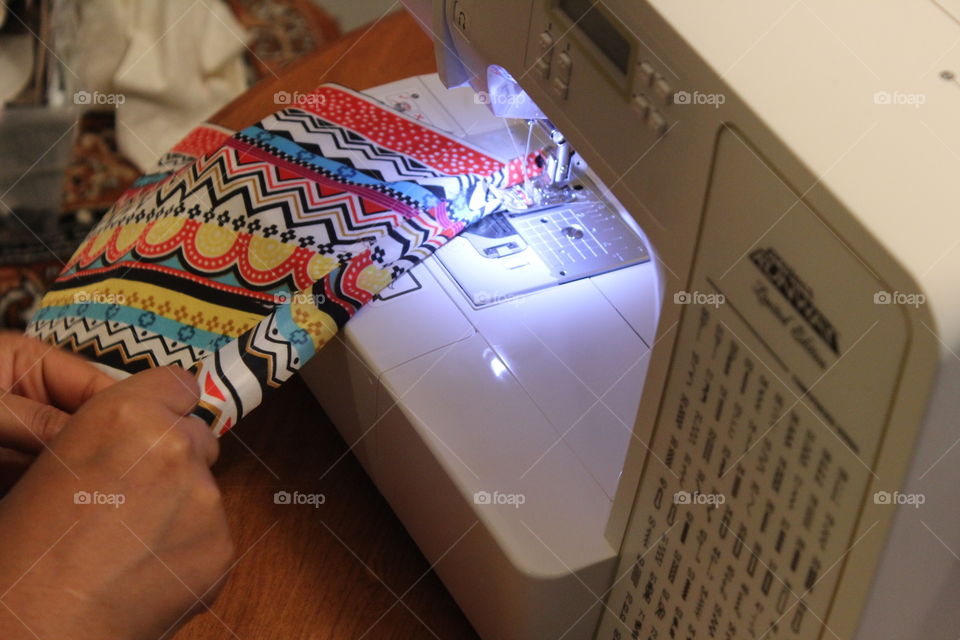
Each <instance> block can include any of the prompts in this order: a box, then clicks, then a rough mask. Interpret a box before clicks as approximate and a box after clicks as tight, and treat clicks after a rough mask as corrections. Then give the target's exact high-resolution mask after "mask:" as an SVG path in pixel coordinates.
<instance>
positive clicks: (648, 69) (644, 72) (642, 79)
mask: <svg viewBox="0 0 960 640" xmlns="http://www.w3.org/2000/svg"><path fill="white" fill-rule="evenodd" d="M656 75H657V72H656V70H655V69H654V68H653V65H652V64H650V63H649V62H647V61H646V60H643V61H642V62H641V63H640V66H639V67H637V84H638V87H637V88H638V89H643V88H646V87H649V86H650V83H651V82H653V78H654V76H656Z"/></svg>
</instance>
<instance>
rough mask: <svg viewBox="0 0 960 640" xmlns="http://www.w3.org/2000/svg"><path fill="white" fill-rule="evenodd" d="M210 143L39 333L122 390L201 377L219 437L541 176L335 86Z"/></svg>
mask: <svg viewBox="0 0 960 640" xmlns="http://www.w3.org/2000/svg"><path fill="white" fill-rule="evenodd" d="M308 97H309V99H308V100H304V101H302V103H301V104H300V107H301V108H290V109H284V110H282V111H280V112H278V113H275V114H273V115H271V116H269V117H267V118H265V119H264V120H263V121H261V122H259V123H257V124H256V125H253V126H250V127H248V128H246V129H244V130H242V131H239V132H236V133H233V134H231V133H230V132H227V131H224V130H222V129H220V128H217V127H214V126H211V125H205V126H203V127H199V128H198V129H197V130H195V131H194V132H192V133H191V134H190V135H188V136H187V137H186V138H185V139H184V140H183V141H182V142H181V143H179V144H178V145H177V146H176V147H175V148H174V149H173V150H171V152H169V153H168V154H167V155H166V156H165V157H164V158H163V159H162V160H161V162H160V165H159V166H160V170H159V171H157V172H156V173H154V174H151V175H147V176H144V177H143V178H141V179H140V180H139V181H138V182H137V183H136V184H134V186H133V187H132V188H131V189H130V190H129V191H128V192H127V193H125V194H124V195H123V196H122V197H121V198H120V199H119V200H118V201H117V203H116V204H115V205H114V207H113V208H112V210H111V211H110V212H109V213H108V214H107V215H106V216H104V218H103V220H102V221H101V222H100V223H99V224H98V225H97V227H95V228H94V229H93V231H92V232H91V233H90V235H89V237H88V238H87V239H86V240H85V241H84V243H83V244H82V245H81V246H80V248H79V249H78V250H77V251H76V253H75V254H74V255H73V257H72V258H71V259H70V261H69V262H68V263H67V265H66V266H65V268H64V270H63V272H62V273H61V274H60V276H59V278H58V279H57V281H56V282H55V283H54V286H53V287H52V289H51V290H50V292H49V293H48V294H47V295H46V297H45V298H44V299H43V301H42V303H41V307H40V309H39V311H38V312H37V313H36V315H35V316H34V318H33V320H32V322H31V324H30V326H29V327H28V333H30V334H32V335H34V336H36V337H38V338H40V339H42V340H45V341H48V342H50V343H52V344H56V345H58V346H61V347H65V348H68V349H71V350H72V351H75V352H77V353H80V354H84V355H87V356H89V357H91V358H93V359H95V360H97V361H99V362H101V363H103V364H105V365H107V366H110V367H113V368H116V369H120V370H122V371H126V372H136V371H139V370H142V369H146V368H149V367H155V366H163V365H169V364H177V365H180V366H183V367H188V368H193V370H194V371H195V372H196V374H197V376H198V377H199V379H200V382H201V389H202V391H203V397H202V400H201V402H200V405H199V407H198V409H197V414H198V415H200V416H201V417H203V418H204V419H205V420H207V422H208V423H210V424H211V425H212V427H213V428H214V429H215V431H216V432H217V433H223V432H225V431H226V430H227V429H229V428H230V427H232V426H233V425H234V424H236V422H237V420H239V419H240V418H242V417H243V416H244V415H246V414H247V413H249V411H250V410H252V409H253V408H254V407H256V406H257V405H258V404H259V403H260V401H261V399H262V397H263V394H264V393H266V392H268V391H269V389H271V388H274V387H277V386H279V385H280V384H282V383H283V381H285V380H286V379H288V378H289V377H290V376H291V375H293V373H294V372H295V371H296V370H297V369H299V367H300V366H302V364H303V363H304V362H306V361H307V360H309V359H310V357H312V356H313V354H314V353H316V351H317V350H318V349H320V348H322V347H323V345H324V344H326V342H328V341H329V340H330V339H331V338H332V337H333V336H334V335H335V333H336V332H337V330H338V329H339V328H340V327H341V326H343V324H344V323H345V322H347V320H349V319H350V318H351V317H352V316H353V315H354V314H355V313H356V312H357V310H358V309H359V308H360V307H361V306H363V305H364V304H365V303H367V302H369V301H370V300H371V299H373V297H374V296H375V295H376V294H377V293H378V292H379V291H380V290H381V289H382V288H384V287H385V286H387V285H388V284H389V283H390V282H392V281H393V280H394V279H395V278H396V277H397V276H399V275H400V274H402V273H404V272H405V271H407V270H408V269H410V268H412V267H413V266H415V265H416V264H418V263H419V262H421V261H422V260H424V259H425V258H427V257H429V256H430V255H431V254H432V253H433V252H435V251H436V250H437V249H438V248H439V247H440V246H442V245H443V244H444V243H445V242H446V241H448V240H449V239H450V238H452V237H454V236H455V235H456V234H457V233H458V232H459V231H460V230H462V229H463V228H464V227H465V226H466V225H467V224H469V223H470V222H472V221H474V220H477V219H479V218H480V217H481V216H483V215H484V214H486V213H490V212H491V211H493V210H495V209H497V208H498V207H499V205H500V199H499V198H498V196H497V194H498V193H499V191H498V189H499V188H505V187H509V186H511V185H514V184H516V183H518V182H520V181H522V180H523V178H524V175H525V174H526V175H527V176H531V175H535V174H536V173H538V172H539V168H538V164H539V163H538V161H539V158H538V156H536V155H535V154H531V156H529V157H526V158H518V159H515V160H513V161H511V162H508V163H503V162H501V161H499V160H497V159H495V158H492V157H490V156H488V155H487V154H485V153H483V152H481V151H480V150H478V149H475V148H473V147H470V146H468V145H466V144H464V143H462V142H460V141H457V140H455V139H453V138H451V137H450V136H449V135H447V134H445V133H443V132H442V131H439V130H435V129H433V128H431V127H429V126H426V125H424V124H423V123H422V122H419V121H417V120H414V119H412V118H408V117H406V116H404V115H402V114H399V113H396V112H394V111H392V110H391V109H389V108H387V107H386V106H384V105H382V104H380V103H379V102H377V101H375V100H373V99H370V98H368V97H366V96H363V95H362V94H359V93H356V92H353V91H351V90H349V89H345V88H343V87H339V86H335V85H324V86H321V87H320V88H318V89H317V90H315V91H314V92H313V93H312V94H310V96H308Z"/></svg>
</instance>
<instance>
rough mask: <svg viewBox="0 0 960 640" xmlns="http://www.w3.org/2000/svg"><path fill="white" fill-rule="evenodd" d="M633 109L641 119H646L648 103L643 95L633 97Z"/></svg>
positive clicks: (648, 109) (648, 108)
mask: <svg viewBox="0 0 960 640" xmlns="http://www.w3.org/2000/svg"><path fill="white" fill-rule="evenodd" d="M633 108H634V109H635V110H636V112H637V113H639V114H640V117H641V118H646V117H647V112H648V111H650V101H649V100H647V97H646V96H645V95H643V94H642V93H638V94H637V95H635V96H633Z"/></svg>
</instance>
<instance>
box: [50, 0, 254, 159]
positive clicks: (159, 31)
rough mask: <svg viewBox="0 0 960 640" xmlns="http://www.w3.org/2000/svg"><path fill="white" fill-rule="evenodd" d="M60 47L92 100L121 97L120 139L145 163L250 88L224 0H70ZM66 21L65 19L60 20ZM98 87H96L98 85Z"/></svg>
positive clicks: (240, 37)
mask: <svg viewBox="0 0 960 640" xmlns="http://www.w3.org/2000/svg"><path fill="white" fill-rule="evenodd" d="M61 6H64V8H65V9H68V10H69V11H70V12H72V16H71V19H70V20H68V22H73V23H74V29H72V30H71V31H72V33H64V31H66V30H65V29H61V30H59V31H58V45H57V49H58V53H60V55H61V58H62V59H63V61H64V63H65V65H66V67H67V70H66V71H65V72H64V77H65V79H66V80H67V81H68V82H72V83H74V84H75V86H74V89H73V91H70V92H69V96H68V100H69V99H70V98H71V97H72V96H73V94H74V91H78V90H81V91H87V92H88V93H89V94H90V96H92V97H91V98H90V101H91V103H96V101H98V100H100V101H101V102H100V104H104V102H102V101H109V100H113V102H112V103H111V102H106V105H107V106H110V105H112V104H115V103H119V104H118V107H117V108H118V111H117V144H118V145H119V147H120V151H121V152H122V153H123V154H124V155H125V156H126V157H127V158H129V159H130V160H132V161H133V162H134V163H135V164H136V165H137V166H138V167H140V169H141V170H143V171H147V170H149V169H151V168H152V167H154V166H155V165H156V161H157V159H158V158H159V157H160V156H161V155H163V153H165V152H166V151H167V150H168V149H169V148H170V147H172V146H173V145H174V144H176V143H177V142H178V141H179V140H180V138H182V137H183V136H184V135H186V134H187V133H189V132H190V130H191V129H193V128H194V127H195V126H197V125H198V124H200V123H201V122H203V121H204V120H205V119H206V118H207V117H209V116H210V115H211V114H212V113H214V112H215V111H216V110H217V109H219V108H220V107H222V106H224V105H225V104H226V103H227V102H229V101H230V100H232V99H233V98H235V97H236V96H238V95H239V94H240V93H242V92H243V91H244V90H245V89H246V86H247V85H246V79H245V70H244V65H243V52H244V45H245V41H246V34H245V32H244V30H243V27H242V26H241V25H240V24H239V22H237V20H236V18H235V17H234V16H233V13H231V11H230V9H229V8H228V7H227V6H226V4H225V3H224V2H223V1H222V0H66V1H65V2H64V3H63V5H61ZM61 24H63V23H61ZM97 92H99V94H98V93H97Z"/></svg>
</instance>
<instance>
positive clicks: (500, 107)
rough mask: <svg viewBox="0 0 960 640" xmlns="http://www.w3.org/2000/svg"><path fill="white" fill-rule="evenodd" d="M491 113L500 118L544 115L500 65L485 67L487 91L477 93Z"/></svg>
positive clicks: (542, 116) (533, 118)
mask: <svg viewBox="0 0 960 640" xmlns="http://www.w3.org/2000/svg"><path fill="white" fill-rule="evenodd" d="M477 96H478V99H479V100H480V101H482V102H484V103H485V104H486V105H487V106H488V107H489V108H490V110H491V111H492V112H493V115H495V116H499V117H501V118H521V119H524V120H545V119H546V117H547V116H546V115H544V113H543V111H541V110H540V108H539V107H538V106H537V105H536V103H534V101H533V100H532V99H531V98H530V96H528V95H527V92H526V91H524V90H523V89H522V88H521V87H520V84H519V83H518V82H517V81H516V80H514V78H513V76H512V75H510V72H509V71H507V70H506V69H504V68H503V67H501V66H500V65H496V64H492V65H490V66H489V67H487V91H486V92H482V91H481V92H480V93H478V94H477Z"/></svg>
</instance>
